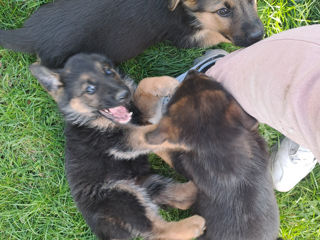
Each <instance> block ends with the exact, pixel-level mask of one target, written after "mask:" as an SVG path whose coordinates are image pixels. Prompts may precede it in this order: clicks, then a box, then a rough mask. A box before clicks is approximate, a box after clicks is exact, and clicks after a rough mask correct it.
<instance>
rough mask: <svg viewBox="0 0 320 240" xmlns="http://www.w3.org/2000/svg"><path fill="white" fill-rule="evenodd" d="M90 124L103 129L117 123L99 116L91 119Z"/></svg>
mask: <svg viewBox="0 0 320 240" xmlns="http://www.w3.org/2000/svg"><path fill="white" fill-rule="evenodd" d="M89 126H90V127H92V128H97V129H99V130H102V131H103V130H106V129H110V128H113V127H115V126H116V124H115V123H114V122H112V121H111V120H109V119H107V118H105V117H99V118H97V119H95V120H93V121H90V123H89Z"/></svg>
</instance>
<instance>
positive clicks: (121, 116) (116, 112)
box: [108, 106, 132, 123]
mask: <svg viewBox="0 0 320 240" xmlns="http://www.w3.org/2000/svg"><path fill="white" fill-rule="evenodd" d="M108 110H109V112H110V113H111V114H112V116H113V117H114V118H115V119H116V120H117V121H118V122H120V123H127V122H129V121H130V120H131V115H132V114H131V113H129V112H128V110H127V109H126V108H125V107H123V106H119V107H114V108H109V109H108Z"/></svg>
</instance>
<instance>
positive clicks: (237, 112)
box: [226, 100, 259, 131]
mask: <svg viewBox="0 0 320 240" xmlns="http://www.w3.org/2000/svg"><path fill="white" fill-rule="evenodd" d="M226 114H227V118H228V119H238V120H240V122H241V124H242V126H243V127H244V128H246V129H248V130H249V131H252V130H257V129H258V127H259V123H258V121H257V120H256V119H255V118H254V117H252V116H251V115H249V114H248V113H246V112H245V111H244V110H243V109H242V107H241V106H240V105H239V103H238V102H236V101H235V100H234V101H233V102H232V103H231V104H230V107H229V109H228V111H227V113H226Z"/></svg>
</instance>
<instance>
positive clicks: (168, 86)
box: [133, 76, 179, 123]
mask: <svg viewBox="0 0 320 240" xmlns="http://www.w3.org/2000/svg"><path fill="white" fill-rule="evenodd" d="M178 85H179V82H178V81H177V80H176V79H175V78H172V77H168V76H163V77H152V78H145V79H142V80H141V82H140V83H139V85H138V87H137V89H136V91H135V93H134V96H133V101H134V103H135V105H136V106H137V107H138V109H139V110H140V111H141V112H142V113H143V115H144V120H145V122H150V123H156V122H158V121H159V119H160V117H161V115H162V113H161V107H162V106H161V104H162V103H161V99H162V98H163V97H166V96H170V95H172V94H173V93H174V91H175V89H176V88H177V86H178Z"/></svg>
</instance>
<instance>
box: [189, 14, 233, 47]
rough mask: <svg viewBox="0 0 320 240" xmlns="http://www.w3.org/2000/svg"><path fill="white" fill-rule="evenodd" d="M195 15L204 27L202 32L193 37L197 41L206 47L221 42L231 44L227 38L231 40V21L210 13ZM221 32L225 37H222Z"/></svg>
mask: <svg viewBox="0 0 320 240" xmlns="http://www.w3.org/2000/svg"><path fill="white" fill-rule="evenodd" d="M194 15H195V16H196V18H197V19H198V20H199V22H200V23H201V25H202V27H203V29H202V30H200V31H198V32H197V33H196V34H195V35H194V36H193V38H194V40H195V41H200V42H202V45H203V46H204V47H209V46H212V45H216V44H218V43H220V42H229V43H230V42H231V41H230V40H229V39H227V38H226V37H225V36H227V37H228V38H230V39H231V33H230V32H229V28H230V20H229V19H227V18H221V17H219V16H218V15H217V14H214V13H209V12H196V13H194ZM221 32H223V33H224V35H222V34H221Z"/></svg>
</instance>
